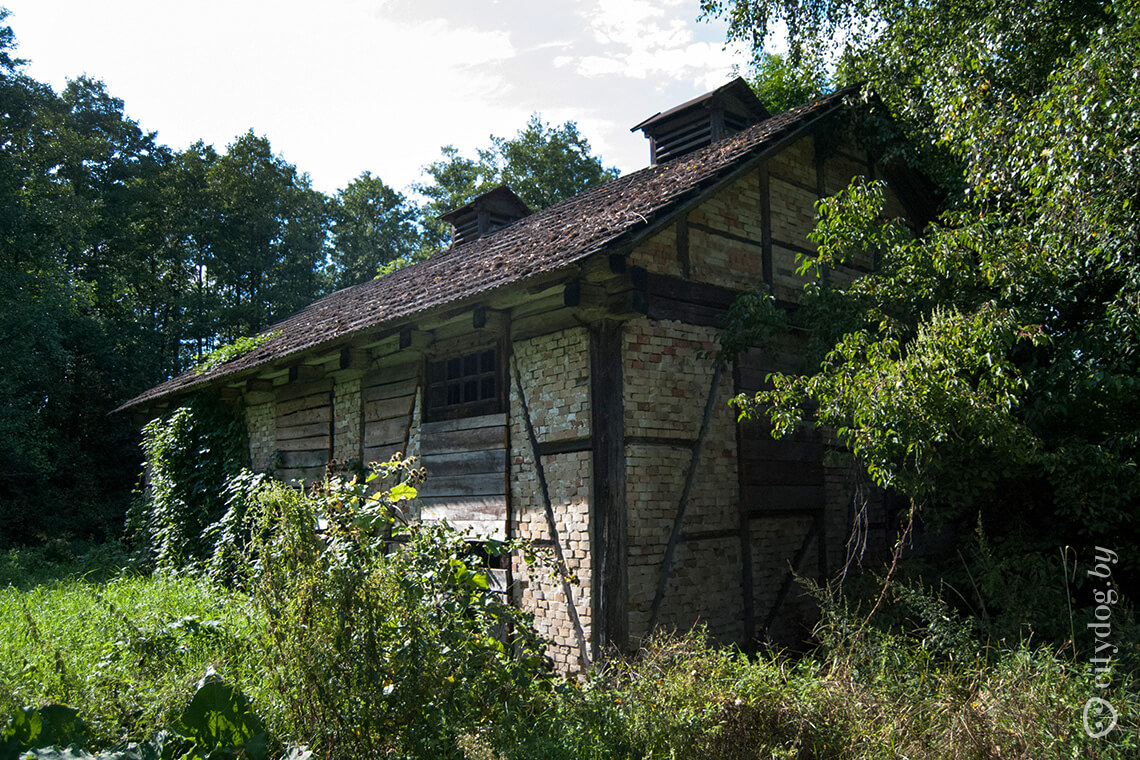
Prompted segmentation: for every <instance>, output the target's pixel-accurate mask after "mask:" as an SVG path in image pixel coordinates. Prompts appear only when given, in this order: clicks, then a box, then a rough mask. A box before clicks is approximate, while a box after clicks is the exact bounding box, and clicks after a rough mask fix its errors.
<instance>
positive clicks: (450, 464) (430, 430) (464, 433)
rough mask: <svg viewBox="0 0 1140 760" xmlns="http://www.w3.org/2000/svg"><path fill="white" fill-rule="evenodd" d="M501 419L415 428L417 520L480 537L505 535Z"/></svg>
mask: <svg viewBox="0 0 1140 760" xmlns="http://www.w3.org/2000/svg"><path fill="white" fill-rule="evenodd" d="M507 443H508V438H507V415H506V414H502V413H500V414H485V415H481V416H478V417H466V418H463V419H457V420H445V421H442V422H427V423H424V424H423V425H421V426H420V463H421V464H422V465H423V467H424V469H425V470H426V471H427V480H426V481H425V482H424V484H423V486H422V487H421V488H420V492H419V495H420V505H421V508H422V511H421V516H422V517H423V519H425V520H447V521H448V522H449V523H450V524H451V525H453V526H455V527H457V528H459V529H461V530H464V529H467V528H471V529H472V530H473V531H474V532H475V533H476V534H478V535H480V536H485V537H493V538H499V539H502V538H505V537H506V530H507V490H508V482H507Z"/></svg>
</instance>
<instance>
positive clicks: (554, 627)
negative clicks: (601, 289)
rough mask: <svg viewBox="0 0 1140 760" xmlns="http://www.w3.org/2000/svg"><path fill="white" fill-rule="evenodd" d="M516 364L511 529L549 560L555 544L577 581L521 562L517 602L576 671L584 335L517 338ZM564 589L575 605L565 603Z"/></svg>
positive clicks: (586, 596)
mask: <svg viewBox="0 0 1140 760" xmlns="http://www.w3.org/2000/svg"><path fill="white" fill-rule="evenodd" d="M511 361H512V363H513V365H512V367H511V370H512V371H511V372H510V373H509V380H510V444H511V449H510V451H511V475H510V480H511V484H510V485H511V492H510V497H511V531H512V534H513V535H515V536H518V537H520V538H525V539H528V540H531V541H535V542H536V543H537V544H538V546H539V548H540V550H541V551H543V552H544V553H545V554H546V555H547V557H548V559H550V560H551V561H553V559H554V555H555V547H554V544H555V542H557V543H558V544H559V548H560V551H561V553H562V555H563V557H564V558H565V561H566V564H567V569H568V570H569V571H570V573H571V574H572V576H573V578H574V580H575V581H576V582H574V583H571V584H563V583H562V582H561V579H560V578H559V577H558V576H557V575H556V574H553V575H552V573H551V567H537V568H533V567H528V566H527V565H526V564H525V563H523V562H521V561H520V560H519V559H518V558H516V559H515V564H514V568H513V569H514V581H515V594H516V599H517V601H518V602H519V604H521V605H522V607H523V608H524V609H529V610H533V611H534V614H535V625H536V626H537V627H538V630H539V632H540V633H542V634H543V635H544V636H546V637H547V638H548V639H550V641H551V642H553V646H552V647H551V648H550V650H549V651H548V654H549V655H550V656H551V657H552V658H553V659H554V661H555V663H556V665H557V666H558V668H559V670H562V671H564V672H566V671H570V672H572V671H577V670H579V669H580V668H581V667H582V664H581V649H582V643H583V642H585V643H587V644H588V642H590V640H591V611H592V608H593V600H592V598H591V581H592V563H591V556H590V530H589V528H590V486H591V482H590V478H591V475H590V453H589V443H588V437H589V435H590V406H589V404H590V394H589V388H590V383H589V381H590V365H589V339H588V335H587V331H586V330H585V328H571V329H566V330H559V331H557V332H553V333H550V334H548V335H541V336H538V337H535V338H530V339H527V340H521V341H517V342H515V343H514V346H513V358H512V359H511ZM515 369H517V374H516V372H515V371H514V370H515ZM520 381H521V383H520ZM520 384H521V394H520V388H519V385H520ZM524 400H525V402H526V407H527V411H528V412H529V415H530V420H531V426H532V428H533V431H534V434H535V438H536V440H537V442H538V445H539V451H538V452H537V454H538V456H539V457H540V458H541V464H542V474H543V476H544V478H545V481H546V488H547V493H548V494H549V497H550V506H551V511H552V514H553V518H554V528H555V532H556V534H557V535H552V534H551V530H550V526H549V522H548V516H547V513H546V508H545V505H544V503H543V495H542V484H541V483H540V482H539V473H538V471H537V468H536V467H535V454H536V452H535V451H534V450H533V447H532V445H531V442H530V437H529V434H528V431H527V429H526V423H525V417H524V415H525V412H524V411H523V401H524ZM567 591H569V595H570V596H571V597H572V600H568V599H567ZM571 601H572V605H573V608H574V609H573V613H572V612H571V609H570V607H571Z"/></svg>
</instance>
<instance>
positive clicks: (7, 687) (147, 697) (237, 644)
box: [0, 575, 261, 746]
mask: <svg viewBox="0 0 1140 760" xmlns="http://www.w3.org/2000/svg"><path fill="white" fill-rule="evenodd" d="M257 626H258V623H257V621H256V619H254V618H252V617H250V615H249V614H248V607H247V602H246V600H245V599H244V598H243V597H242V596H240V595H238V594H234V593H231V592H227V591H226V590H224V589H221V588H218V587H216V586H214V585H213V584H211V583H209V582H208V581H206V580H203V579H200V578H193V577H184V576H170V575H153V576H149V577H147V576H140V575H120V576H117V577H113V578H111V579H109V580H106V581H104V582H102V583H96V582H92V581H89V580H86V579H83V578H71V579H64V580H55V581H51V582H49V583H47V584H44V585H39V586H35V587H31V588H28V589H26V590H21V589H19V588H17V587H15V586H8V587H7V588H0V716H3V717H4V719H6V716H7V715H10V714H12V712H13V710H15V708H17V707H20V706H26V705H33V706H38V705H44V704H51V703H57V704H67V705H72V706H74V707H78V708H80V710H81V712H82V715H83V717H84V718H85V720H86V721H87V723H88V725H89V728H90V729H91V731H92V734H93V738H94V739H95V741H96V743H97V744H102V745H103V746H106V745H110V744H113V743H116V742H119V741H123V740H136V741H137V740H141V739H143V738H145V737H146V736H149V735H150V734H151V733H153V732H154V731H156V730H158V729H159V728H161V727H162V726H164V725H166V724H167V723H168V722H169V720H170V718H171V717H172V716H174V715H177V714H178V713H179V712H180V711H181V710H182V709H183V708H185V706H186V703H187V701H188V700H189V697H190V695H191V694H192V693H193V686H194V684H195V682H196V681H198V680H199V679H200V678H202V676H203V675H204V674H205V673H206V672H207V670H208V669H210V668H213V669H214V670H215V671H216V672H218V673H220V674H222V675H223V676H224V677H226V678H227V679H229V680H230V681H231V682H233V683H235V684H236V685H239V686H240V687H242V688H243V689H245V690H247V691H248V692H249V693H252V694H255V695H256V694H257V692H258V691H259V684H260V680H261V679H260V677H259V675H258V673H257V669H256V657H253V656H252V644H253V642H254V641H255V640H256V639H257V634H256V632H255V630H254V629H256V628H257ZM255 701H256V700H255Z"/></svg>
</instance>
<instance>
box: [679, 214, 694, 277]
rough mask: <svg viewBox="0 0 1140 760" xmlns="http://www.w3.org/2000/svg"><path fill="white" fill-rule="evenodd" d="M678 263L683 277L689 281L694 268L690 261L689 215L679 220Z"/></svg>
mask: <svg viewBox="0 0 1140 760" xmlns="http://www.w3.org/2000/svg"><path fill="white" fill-rule="evenodd" d="M677 263H678V264H679V265H680V267H681V276H682V277H684V278H685V279H686V280H687V279H689V276H690V270H691V269H692V266H691V264H690V261H689V215H688V214H687V213H686V214H682V215H681V218H680V219H678V220H677Z"/></svg>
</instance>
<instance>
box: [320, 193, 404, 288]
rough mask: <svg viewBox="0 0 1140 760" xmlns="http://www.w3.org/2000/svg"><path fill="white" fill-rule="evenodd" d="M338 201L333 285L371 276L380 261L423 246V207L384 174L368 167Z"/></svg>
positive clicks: (332, 268)
mask: <svg viewBox="0 0 1140 760" xmlns="http://www.w3.org/2000/svg"><path fill="white" fill-rule="evenodd" d="M334 203H335V205H334V207H333V210H332V217H333V221H332V254H331V271H330V272H329V275H328V277H329V279H330V281H331V282H332V285H333V288H334V289H338V288H345V287H348V286H349V285H356V284H358V283H361V282H366V281H367V280H371V279H372V278H374V277H376V276H377V273H378V271H379V269H380V267H381V266H383V265H385V264H388V263H390V262H393V261H396V260H398V259H400V258H401V257H403V256H410V255H412V254H414V253H415V252H416V251H418V250H419V248H420V245H421V242H420V232H419V228H418V226H417V222H418V219H419V216H418V209H416V207H415V206H414V205H412V204H411V203H410V202H409V201H408V199H407V198H406V197H405V196H404V194H403V193H399V192H397V191H395V190H393V189H392V188H390V187H388V186H387V185H385V184H384V183H383V182H382V181H381V180H380V178H379V177H373V176H372V175H371V174H370V173H369V172H364V173H363V174H361V175H360V176H359V177H357V178H356V179H354V180H353V181H352V182H351V183H349V185H348V186H347V187H345V188H344V189H343V190H341V191H340V192H339V193H337V196H336V199H335V201H334Z"/></svg>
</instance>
